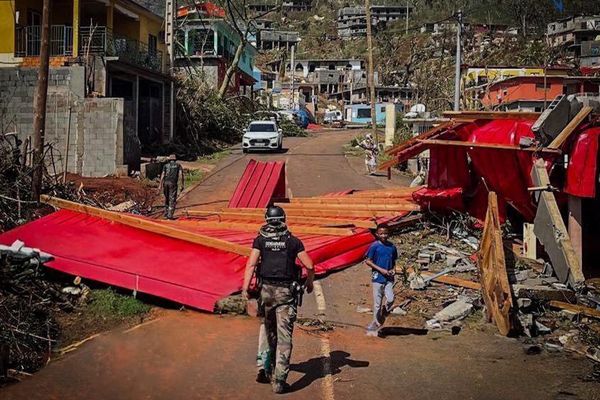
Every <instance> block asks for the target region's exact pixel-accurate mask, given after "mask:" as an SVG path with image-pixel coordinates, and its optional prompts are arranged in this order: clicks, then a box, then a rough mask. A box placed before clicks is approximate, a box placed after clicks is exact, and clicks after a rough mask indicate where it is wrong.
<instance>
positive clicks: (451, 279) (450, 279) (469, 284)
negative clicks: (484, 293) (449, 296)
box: [421, 272, 481, 290]
mask: <svg viewBox="0 0 600 400" xmlns="http://www.w3.org/2000/svg"><path fill="white" fill-rule="evenodd" d="M421 275H422V276H423V278H427V277H430V276H433V275H434V274H432V273H430V272H421ZM433 281H434V282H439V283H445V284H446V285H451V286H459V287H464V288H467V289H474V290H479V289H481V284H479V283H478V282H474V281H469V280H466V279H461V278H457V277H455V276H450V275H442V276H438V277H437V278H435V279H433Z"/></svg>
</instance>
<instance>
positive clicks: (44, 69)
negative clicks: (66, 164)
mask: <svg viewBox="0 0 600 400" xmlns="http://www.w3.org/2000/svg"><path fill="white" fill-rule="evenodd" d="M49 36H50V0H44V3H43V10H42V43H41V49H40V67H39V70H38V77H39V78H38V82H37V89H36V93H35V99H34V105H33V106H34V110H35V111H34V116H33V175H32V181H31V192H32V198H33V200H34V201H39V200H40V195H41V194H42V177H43V175H44V134H45V130H46V100H47V97H48V69H49V66H50V51H49V50H50V49H49V45H48V44H49V43H48V42H49Z"/></svg>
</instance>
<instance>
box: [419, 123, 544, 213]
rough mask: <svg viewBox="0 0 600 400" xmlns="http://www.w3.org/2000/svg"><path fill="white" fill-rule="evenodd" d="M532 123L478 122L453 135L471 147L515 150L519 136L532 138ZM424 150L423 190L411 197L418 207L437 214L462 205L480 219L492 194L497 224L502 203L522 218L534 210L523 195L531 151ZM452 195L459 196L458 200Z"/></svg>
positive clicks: (439, 147) (528, 180)
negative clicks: (426, 169) (496, 203)
mask: <svg viewBox="0 0 600 400" xmlns="http://www.w3.org/2000/svg"><path fill="white" fill-rule="evenodd" d="M532 124H533V121H523V120H511V119H499V120H492V121H483V120H480V121H477V122H475V123H470V124H467V125H461V126H459V127H458V128H456V129H455V130H454V131H453V136H454V137H456V138H458V140H461V141H466V142H471V143H485V144H503V145H513V146H518V144H519V141H520V139H521V138H522V137H533V136H534V134H533V132H532V131H531V125H532ZM430 147H431V149H430V169H429V175H428V188H427V190H424V191H423V190H422V191H419V192H417V193H415V196H413V198H414V199H415V200H416V201H417V202H418V203H419V204H420V205H421V206H423V207H425V208H431V209H436V210H438V211H442V210H444V209H454V210H462V209H464V208H465V207H463V206H462V204H463V202H464V205H465V206H466V210H468V211H469V212H470V213H471V214H472V215H474V216H475V217H477V218H484V216H485V210H486V208H487V191H488V189H489V190H493V191H495V192H496V193H497V195H498V200H499V205H500V208H502V209H501V210H500V214H501V219H502V220H504V218H503V217H504V215H505V210H504V208H503V207H504V205H506V204H507V203H508V204H510V205H512V206H513V207H514V208H515V209H516V210H517V211H519V212H520V213H521V214H522V215H523V216H524V217H525V219H527V220H532V219H533V218H534V217H535V205H534V203H533V201H532V198H531V195H530V193H529V192H528V191H527V188H528V187H530V186H531V178H530V172H531V167H532V166H533V155H532V153H531V152H525V151H507V150H497V149H489V148H480V147H472V148H460V147H454V146H444V145H433V146H430ZM469 159H470V163H469V162H468V160H469ZM458 193H462V201H461V199H460V198H459V196H458Z"/></svg>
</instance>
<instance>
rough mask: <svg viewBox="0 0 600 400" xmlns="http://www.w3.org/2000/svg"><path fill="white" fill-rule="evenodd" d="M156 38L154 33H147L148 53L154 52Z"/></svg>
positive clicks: (156, 42)
mask: <svg viewBox="0 0 600 400" xmlns="http://www.w3.org/2000/svg"><path fill="white" fill-rule="evenodd" d="M157 44H158V38H157V37H156V36H155V35H148V53H150V54H156V46H157Z"/></svg>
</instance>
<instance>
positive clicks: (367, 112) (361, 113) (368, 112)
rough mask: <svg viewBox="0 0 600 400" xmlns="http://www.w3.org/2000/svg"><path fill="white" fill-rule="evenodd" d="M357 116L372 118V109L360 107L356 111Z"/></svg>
mask: <svg viewBox="0 0 600 400" xmlns="http://www.w3.org/2000/svg"><path fill="white" fill-rule="evenodd" d="M356 116H357V117H358V118H371V109H370V108H360V109H358V110H357V111H356Z"/></svg>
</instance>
